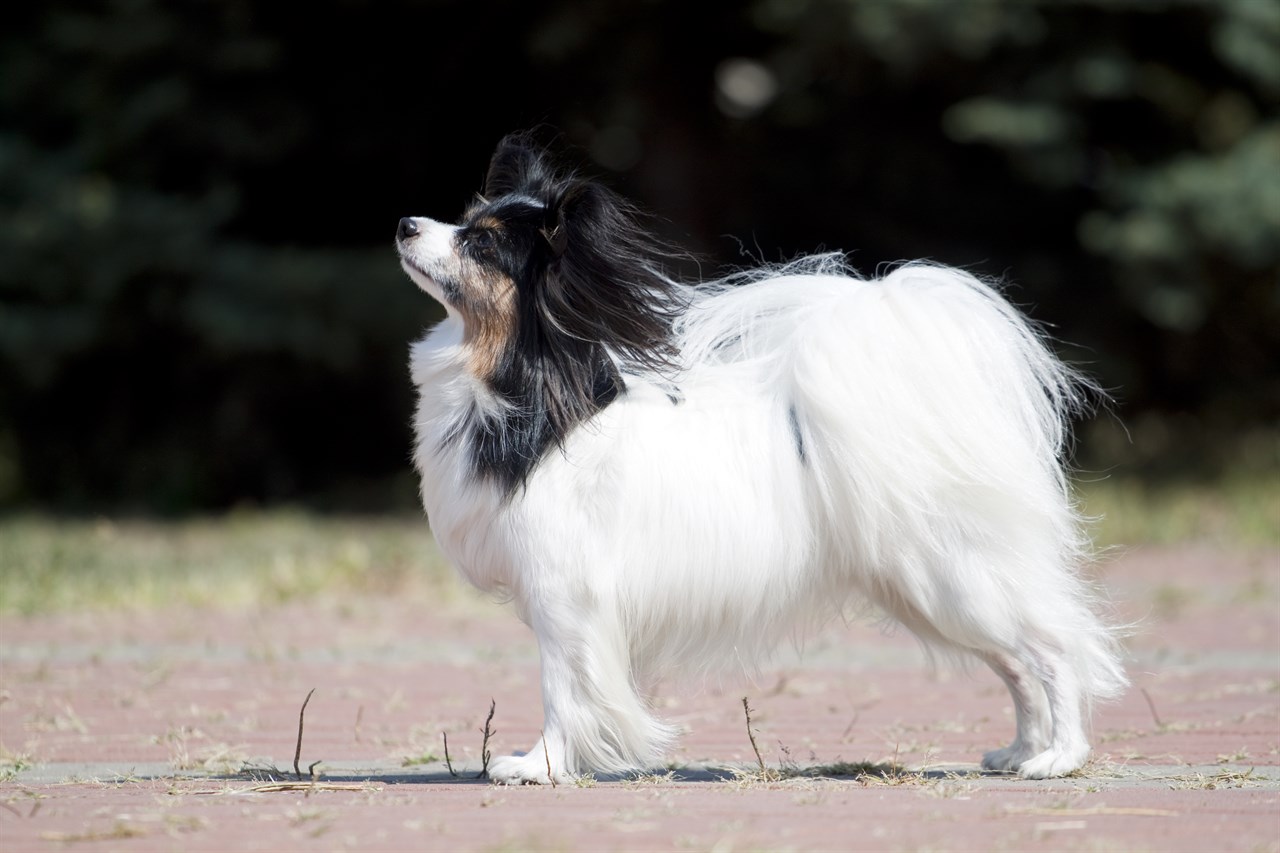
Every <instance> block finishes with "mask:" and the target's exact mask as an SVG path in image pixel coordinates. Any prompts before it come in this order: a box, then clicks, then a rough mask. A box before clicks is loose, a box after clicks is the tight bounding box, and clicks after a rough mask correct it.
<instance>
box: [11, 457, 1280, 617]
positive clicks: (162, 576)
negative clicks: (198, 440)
mask: <svg viewBox="0 0 1280 853" xmlns="http://www.w3.org/2000/svg"><path fill="white" fill-rule="evenodd" d="M1079 495H1080V499H1081V502H1082V506H1083V509H1084V511H1085V512H1086V513H1087V514H1089V515H1091V516H1100V517H1101V518H1100V521H1099V522H1098V523H1097V525H1096V527H1095V535H1096V539H1097V542H1098V544H1099V545H1101V546H1113V545H1122V546H1134V545H1145V544H1152V545H1165V546H1170V545H1174V546H1176V545H1186V544H1194V543H1199V544H1207V545H1210V546H1213V547H1221V548H1227V549H1242V550H1253V549H1258V548H1276V547H1280V476H1275V474H1274V472H1273V471H1269V470H1266V471H1264V470H1259V471H1253V472H1245V473H1241V474H1238V475H1236V476H1232V477H1227V478H1224V479H1223V480H1222V481H1221V482H1220V483H1218V484H1214V485H1205V484H1202V483H1171V484H1166V485H1161V486H1155V485H1151V484H1149V483H1146V482H1143V481H1139V480H1132V479H1122V478H1113V479H1103V480H1095V481H1085V482H1081V483H1080V484H1079ZM459 589H460V585H459V584H458V583H457V582H456V581H455V580H454V579H453V573H452V571H451V570H450V569H449V567H448V565H447V563H446V562H445V560H444V557H443V556H442V555H441V553H440V551H439V549H438V548H437V546H436V544H435V541H434V540H433V539H432V537H431V533H430V531H429V529H428V527H427V523H426V522H425V521H424V520H423V519H422V518H421V517H418V516H406V517H399V516H392V517H353V516H327V515H318V514H313V513H306V512H298V511H283V510H274V511H255V512H234V513H230V514H227V515H223V516H217V517H204V518H196V519H189V520H184V521H157V520H141V519H134V520H111V519H96V520H94V519H66V518H53V517H45V516H35V515H25V516H24V515H19V516H10V517H6V518H0V614H13V613H18V614H33V613H51V612H59V611H67V610H84V609H94V608H111V609H127V608H138V609H147V608H155V607H163V606H169V605H174V604H179V605H191V606H216V607H228V608H235V607H244V606H249V605H253V604H264V603H267V604H270V603H280V602H287V601H291V600H296V599H305V598H308V597H314V596H318V595H322V594H323V595H339V596H341V595H348V594H351V595H365V594H385V595H398V594H402V593H412V592H417V591H429V592H430V594H431V595H432V596H433V597H434V599H435V600H437V601H439V600H441V599H442V598H445V599H449V598H452V597H453V596H456V595H457V594H458V590H459Z"/></svg>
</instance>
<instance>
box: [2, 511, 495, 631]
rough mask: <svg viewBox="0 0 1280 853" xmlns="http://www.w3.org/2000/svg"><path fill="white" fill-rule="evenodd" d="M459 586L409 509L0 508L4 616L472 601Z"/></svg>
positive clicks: (419, 522) (426, 532) (475, 600)
mask: <svg viewBox="0 0 1280 853" xmlns="http://www.w3.org/2000/svg"><path fill="white" fill-rule="evenodd" d="M461 590H462V587H461V585H460V582H459V581H457V580H456V579H455V577H454V575H453V573H452V572H450V571H449V569H448V564H447V563H446V562H445V559H444V557H443V555H441V554H440V551H439V549H438V548H437V547H436V545H435V542H434V541H433V540H432V538H431V534H430V532H429V531H428V529H427V525H425V524H423V523H422V519H421V518H418V517H408V516H405V517H401V516H394V515H393V516H382V517H376V518H375V517H357V516H346V515H344V516H319V515H312V514H306V513H300V512H296V511H291V510H271V511H267V512H243V511H236V512H231V513H228V514H225V515H223V516H221V517H212V516H198V517H192V518H186V519H183V520H181V521H160V522H157V521H142V520H123V521H107V520H103V519H97V520H80V519H66V518H61V519H54V518H48V517H44V516H38V515H10V516H7V517H5V518H0V615H2V616H11V615H31V614H41V613H57V612H62V611H68V610H98V609H136V610H152V609H158V608H172V607H180V606H184V605H186V606H194V607H218V608H224V609H229V610H244V609H245V608H249V607H253V606H256V605H262V604H281V603H286V602H292V601H306V602H308V603H311V604H314V603H315V601H316V600H317V599H324V600H327V601H333V600H334V599H335V598H336V599H337V600H338V601H339V602H348V603H349V602H350V600H351V598H352V595H353V594H358V595H370V594H380V595H390V596H409V597H417V598H419V599H421V600H427V599H429V600H431V601H432V602H433V603H434V604H437V605H448V604H453V603H462V604H468V603H478V601H479V600H478V599H477V598H475V597H474V596H471V597H468V596H466V594H465V593H462V592H461ZM455 600H456V601H455ZM308 612H312V611H308Z"/></svg>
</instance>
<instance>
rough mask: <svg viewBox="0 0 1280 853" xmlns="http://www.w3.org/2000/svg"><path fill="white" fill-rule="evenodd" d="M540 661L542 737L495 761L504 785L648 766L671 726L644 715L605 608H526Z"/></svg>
mask: <svg viewBox="0 0 1280 853" xmlns="http://www.w3.org/2000/svg"><path fill="white" fill-rule="evenodd" d="M525 610H526V614H527V617H528V621H529V624H530V625H531V626H532V628H533V630H534V633H535V634H536V635H537V638H538V653H539V657H540V659H541V662H542V704H543V711H544V714H545V722H544V727H543V733H542V738H541V739H540V740H539V741H538V742H537V743H536V744H534V745H533V748H532V749H530V750H529V752H527V753H525V754H524V755H515V756H505V757H502V758H496V759H494V760H493V761H492V762H490V765H489V776H490V778H491V779H493V781H495V782H499V783H504V784H516V785H518V784H524V783H536V784H546V783H549V782H550V781H551V780H552V779H553V778H554V779H555V781H556V782H557V783H560V782H569V781H572V780H574V779H576V778H577V777H579V776H581V775H583V774H586V773H625V772H627V771H633V770H638V769H643V768H646V767H650V766H652V764H653V762H656V761H657V760H658V759H659V758H660V757H661V756H662V753H663V751H664V750H665V748H666V746H667V744H668V743H669V742H670V740H671V737H672V734H673V732H672V730H671V729H670V728H669V727H668V726H666V725H664V724H662V723H661V722H659V721H658V720H657V719H655V718H654V717H653V715H652V714H650V713H649V710H648V708H647V707H646V704H645V701H644V700H643V699H642V698H641V696H640V695H639V693H638V692H637V690H636V687H635V678H634V674H633V672H632V661H631V655H630V654H629V651H628V647H627V642H626V638H625V634H624V632H623V629H622V626H621V624H619V621H618V620H617V619H616V618H615V617H614V612H613V610H612V608H602V607H600V606H599V604H598V603H595V602H593V603H592V604H591V605H584V603H583V602H582V601H581V600H579V601H576V602H574V603H571V604H566V603H564V602H550V603H548V602H545V601H544V602H534V603H530V604H529V605H527V606H526V608H525Z"/></svg>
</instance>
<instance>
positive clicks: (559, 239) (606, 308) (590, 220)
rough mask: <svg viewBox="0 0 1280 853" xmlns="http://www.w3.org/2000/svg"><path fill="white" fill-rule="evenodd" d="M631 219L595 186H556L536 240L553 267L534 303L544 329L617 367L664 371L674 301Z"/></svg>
mask: <svg viewBox="0 0 1280 853" xmlns="http://www.w3.org/2000/svg"><path fill="white" fill-rule="evenodd" d="M639 217H640V214H639V212H638V211H637V210H636V209H635V208H634V207H632V206H631V205H630V204H628V203H627V202H626V201H625V200H624V199H622V198H621V197H620V196H618V195H617V194H615V193H613V192H612V191H611V190H609V189H608V188H607V187H605V186H604V185H602V184H599V183H597V182H595V181H590V180H584V179H581V178H570V179H568V180H567V181H565V182H564V183H562V184H561V185H560V186H559V187H557V189H556V195H555V197H554V198H552V199H551V204H550V208H549V210H548V218H547V225H546V226H545V227H544V229H543V232H542V233H543V235H544V236H545V237H546V239H547V242H548V243H549V244H550V246H551V250H552V253H553V256H554V259H553V260H552V262H551V265H550V267H549V269H548V275H547V277H546V279H545V281H544V282H543V285H542V286H541V287H539V288H538V289H537V291H536V298H537V300H538V308H539V311H540V316H541V317H542V318H544V319H545V320H546V321H547V323H546V325H547V327H549V328H554V329H556V330H558V331H560V332H562V333H565V334H567V335H568V336H569V337H570V338H571V339H573V340H577V341H591V342H596V343H599V344H602V345H604V346H605V347H607V348H608V349H609V350H611V351H612V352H613V353H615V354H617V355H619V356H621V357H622V358H623V360H625V361H628V362H631V363H635V364H644V365H647V366H652V367H663V368H665V367H668V366H669V365H670V360H671V358H672V355H673V350H672V348H671V341H670V326H671V322H672V320H673V319H674V317H675V316H676V314H678V312H679V310H680V306H681V298H680V296H679V295H678V292H677V291H678V287H677V285H676V284H675V282H674V281H672V280H671V279H670V278H668V277H667V276H666V275H665V273H663V272H662V269H661V267H662V258H663V255H664V254H665V252H664V250H663V246H662V245H661V244H660V243H659V242H658V241H657V240H656V239H655V238H654V237H653V236H652V235H650V234H649V233H647V232H646V231H645V230H644V228H642V227H641V225H640V222H639Z"/></svg>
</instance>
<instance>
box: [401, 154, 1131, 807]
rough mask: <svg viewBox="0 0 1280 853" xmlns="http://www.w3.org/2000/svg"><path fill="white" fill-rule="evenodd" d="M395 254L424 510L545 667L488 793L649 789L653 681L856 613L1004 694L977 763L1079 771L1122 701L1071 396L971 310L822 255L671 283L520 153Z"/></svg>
mask: <svg viewBox="0 0 1280 853" xmlns="http://www.w3.org/2000/svg"><path fill="white" fill-rule="evenodd" d="M396 243H397V247H398V249H399V253H400V257H401V262H402V265H403V267H404V269H405V271H406V272H407V273H408V274H409V276H410V278H412V279H413V281H414V282H415V283H417V284H418V286H419V287H421V288H422V289H423V290H425V291H426V292H427V293H429V294H430V295H431V296H433V297H434V298H435V299H436V300H438V301H439V302H440V303H441V304H442V305H443V306H444V307H445V309H446V311H447V318H446V319H445V320H444V321H443V322H441V323H440V324H439V325H438V326H436V327H435V328H434V329H432V330H431V331H430V332H429V333H428V334H427V336H426V337H425V338H423V339H422V340H421V341H419V342H418V343H416V344H415V345H414V346H413V349H412V373H413V381H414V383H415V384H416V385H417V388H418V392H419V403H418V409H417V416H416V419H415V423H414V426H415V430H416V447H415V454H414V460H415V463H416V466H417V468H418V471H419V472H420V474H421V482H422V500H423V504H424V505H425V507H426V510H427V512H428V514H429V517H430V520H431V525H432V528H433V530H434V532H435V535H436V537H437V539H438V540H439V543H440V545H441V547H442V548H443V549H444V551H445V553H446V554H447V555H448V557H449V558H450V559H451V560H452V562H453V563H454V564H455V565H456V567H457V568H458V570H459V571H460V572H461V574H462V575H463V576H464V577H465V578H466V579H467V580H468V581H470V582H471V583H472V584H474V585H475V586H477V587H479V588H480V589H482V590H485V591H486V592H490V593H494V594H497V595H500V596H504V597H507V598H509V599H510V600H511V601H513V602H514V604H515V607H516V610H517V612H518V614H519V615H520V618H521V619H523V620H524V621H525V622H526V623H528V625H529V626H530V627H531V628H532V629H533V631H534V633H535V634H536V636H537V640H538V646H539V651H540V656H541V663H542V696H543V705H544V712H545V723H544V726H543V732H544V735H543V739H542V740H541V741H539V742H538V743H536V744H534V745H533V746H532V748H531V749H530V750H529V752H528V753H527V754H526V755H523V756H511V757H505V758H498V759H494V760H493V762H492V763H491V764H490V766H489V772H490V775H491V776H492V778H493V779H495V780H497V781H499V782H508V783H519V782H548V781H550V777H549V776H548V765H549V766H550V772H551V774H552V776H554V778H555V779H556V780H557V781H562V780H568V779H571V778H573V777H575V776H577V775H580V774H583V773H588V772H625V771H629V770H635V769H640V768H646V767H652V766H655V765H657V764H659V763H660V762H661V759H662V757H663V753H664V750H665V749H666V748H667V746H668V745H669V743H670V742H671V739H672V737H673V729H672V727H671V726H669V725H667V724H664V723H663V722H662V721H660V720H659V719H658V718H657V717H656V716H655V715H654V714H653V712H652V709H651V708H650V706H649V704H648V702H647V698H648V696H649V692H650V690H651V688H652V686H653V685H654V684H655V682H656V681H657V680H658V679H660V678H662V677H664V676H667V675H670V674H673V673H678V672H686V673H687V672H691V671H695V672H700V671H706V670H707V669H708V668H710V667H714V666H719V665H726V664H729V665H738V664H740V663H741V662H743V661H758V660H761V659H762V658H763V657H764V656H765V655H767V654H768V653H769V651H770V650H771V649H772V648H773V647H775V646H776V645H777V644H778V643H779V642H780V641H781V640H782V639H783V638H786V637H788V636H792V635H793V633H794V631H795V630H796V629H797V627H803V626H805V625H808V624H812V623H814V622H817V621H819V620H821V619H823V618H825V617H829V616H831V615H833V614H836V613H839V612H841V611H843V610H845V609H847V608H850V607H857V606H859V605H865V604H867V603H870V604H873V605H875V606H877V607H878V608H879V609H881V610H882V611H883V612H884V613H885V614H887V615H888V616H889V617H891V618H892V619H894V620H896V621H897V622H900V623H901V624H902V625H904V626H906V627H907V628H908V629H909V630H910V631H911V632H913V633H914V634H915V635H916V636H917V637H918V638H919V639H920V640H921V641H922V642H923V643H924V644H925V645H926V647H928V648H929V649H930V650H931V651H933V652H936V653H941V654H943V655H944V656H952V655H954V656H959V657H968V656H972V657H976V658H977V659H979V660H982V661H984V662H985V663H987V664H988V665H989V666H990V667H991V668H992V669H993V670H994V671H995V672H996V674H997V675H998V676H999V677H1000V678H1001V679H1003V681H1004V682H1005V684H1006V685H1007V686H1008V688H1009V691H1010V693H1011V694H1012V697H1013V703H1014V706H1015V709H1016V716H1017V733H1016V735H1015V737H1014V739H1013V742H1012V743H1011V744H1009V746H1007V747H1004V748H1002V749H996V750H994V751H992V752H988V753H987V754H986V755H985V756H984V758H983V766H984V767H986V768H988V769H992V770H1010V771H1017V772H1018V773H1019V774H1020V775H1022V776H1024V777H1029V778H1043V777H1049V776H1060V775H1063V774H1066V773H1070V772H1072V771H1074V770H1076V769H1078V768H1080V767H1081V766H1082V765H1083V764H1084V762H1085V760H1086V758H1087V756H1088V754H1089V744H1088V742H1087V740H1086V735H1085V726H1086V722H1087V718H1088V713H1089V708H1090V707H1091V704H1092V702H1093V701H1094V700H1095V699H1100V698H1107V697H1111V696H1115V695H1116V694H1118V693H1119V692H1120V691H1121V690H1122V689H1123V687H1124V685H1125V676H1124V673H1123V670H1122V668H1121V666H1120V664H1119V662H1118V656H1117V643H1116V640H1115V637H1114V634H1113V631H1112V630H1111V629H1109V628H1108V627H1107V626H1106V625H1105V624H1104V622H1103V621H1102V620H1101V619H1100V618H1099V616H1098V615H1097V606H1096V604H1095V602H1094V598H1093V594H1092V592H1091V590H1090V588H1089V586H1088V585H1087V584H1086V583H1085V581H1084V580H1083V579H1082V578H1081V576H1080V574H1079V570H1078V566H1079V564H1080V562H1081V561H1082V559H1083V558H1085V557H1086V556H1087V550H1088V549H1087V540H1086V539H1085V537H1084V535H1083V534H1082V531H1081V526H1080V521H1079V519H1078V517H1077V513H1076V511H1075V509H1074V507H1073V503H1072V497H1071V493H1070V490H1069V486H1068V482H1067V478H1066V476H1065V474H1064V471H1063V464H1062V455H1063V452H1064V443H1065V441H1066V438H1067V423H1068V420H1069V418H1070V417H1071V416H1072V415H1073V414H1074V413H1075V412H1076V410H1077V408H1078V407H1079V405H1080V403H1081V399H1082V390H1087V389H1084V388H1083V387H1082V384H1081V382H1080V380H1079V379H1078V378H1077V377H1076V376H1075V375H1074V374H1073V373H1072V372H1071V371H1070V370H1069V369H1068V368H1066V367H1065V366H1064V365H1063V364H1062V363H1061V362H1060V361H1058V359H1057V358H1055V357H1054V355H1053V354H1052V353H1051V352H1050V350H1049V348H1048V347H1047V346H1046V344H1045V341H1044V340H1043V339H1042V337H1041V336H1040V335H1039V334H1038V333H1037V331H1036V330H1035V328H1034V327H1032V326H1031V325H1030V324H1029V323H1028V321H1027V320H1026V319H1025V318H1024V317H1023V316H1022V315H1021V314H1020V313H1019V312H1018V311H1017V310H1016V309H1014V308H1013V307H1012V306H1011V305H1010V304H1009V303H1008V302H1007V301H1005V299H1004V298H1002V297H1001V295H1000V294H999V293H998V292H997V291H996V290H995V289H994V288H993V287H992V286H991V285H989V284H987V283H984V282H982V281H979V280H978V279H976V278H975V277H973V276H972V275H969V274H968V273H965V272H962V271H960V270H955V269H949V268H946V267H942V266H937V265H932V264H907V265H904V266H900V267H898V268H897V269H895V270H893V271H892V272H890V273H889V274H888V275H885V276H884V277H883V278H880V279H874V280H868V279H864V278H861V277H859V276H858V275H856V274H855V273H854V272H852V271H851V270H850V269H849V268H848V267H847V266H846V264H845V262H844V260H843V258H841V257H839V256H834V255H823V256H818V257H812V258H807V259H804V260H801V261H797V262H794V263H791V264H787V265H783V266H776V267H763V268H761V269H759V270H756V271H753V272H747V273H740V274H737V275H734V276H732V277H730V278H729V279H726V280H722V281H719V282H713V283H707V284H701V285H698V286H684V285H681V284H678V283H677V282H675V281H673V280H672V279H671V278H669V277H668V276H667V275H666V274H665V273H664V272H663V260H664V259H663V253H662V251H661V249H660V247H658V245H657V244H656V243H655V242H654V240H653V239H651V238H650V237H649V236H648V235H647V234H646V233H645V232H644V231H643V230H642V229H641V228H640V227H639V226H638V225H637V219H636V216H635V214H634V212H633V211H632V209H631V208H630V207H629V206H628V205H627V204H626V203H625V202H623V201H622V200H621V199H619V198H618V197H617V196H616V195H614V194H613V193H612V192H610V191H609V190H607V189H605V188H604V187H603V186H601V185H600V184H598V183H595V182H592V181H589V180H585V179H583V178H580V177H577V176H575V175H573V174H565V173H561V172H558V171H556V170H555V169H554V168H553V167H552V166H551V165H549V163H548V161H547V159H546V157H545V155H544V154H543V152H542V151H541V150H540V149H539V148H537V147H536V146H535V145H533V144H532V143H530V142H529V141H528V140H527V139H525V138H523V137H519V136H516V137H510V138H508V139H506V140H504V141H503V142H502V144H501V145H500V146H499V147H498V149H497V152H496V153H495V154H494V157H493V161H492V163H491V166H490V170H489V174H488V178H487V181H486V184H485V187H484V192H483V196H482V197H480V198H479V199H478V200H477V201H476V202H475V203H474V204H473V205H472V206H471V207H470V208H469V209H468V210H467V211H466V213H465V214H464V215H463V217H462V219H461V221H460V222H459V223H458V224H457V225H447V224H443V223H440V222H435V221H432V220H430V219H425V218H406V219H403V220H401V222H400V227H399V232H398V236H397V241H396Z"/></svg>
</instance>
